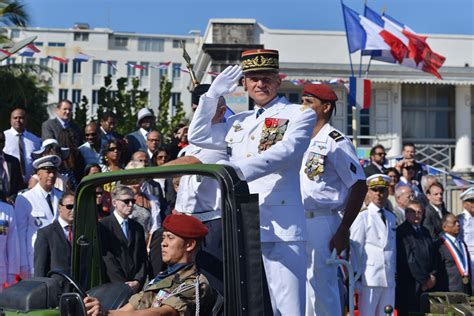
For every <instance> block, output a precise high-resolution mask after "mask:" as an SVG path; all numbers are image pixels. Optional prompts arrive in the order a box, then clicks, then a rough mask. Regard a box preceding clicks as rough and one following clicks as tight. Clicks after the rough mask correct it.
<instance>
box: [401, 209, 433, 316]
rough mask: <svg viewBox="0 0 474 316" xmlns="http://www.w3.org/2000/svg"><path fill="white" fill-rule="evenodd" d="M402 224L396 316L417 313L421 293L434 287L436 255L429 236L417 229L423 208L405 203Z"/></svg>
mask: <svg viewBox="0 0 474 316" xmlns="http://www.w3.org/2000/svg"><path fill="white" fill-rule="evenodd" d="M405 215H406V221H405V222H403V224H401V225H400V226H398V228H397V274H398V276H399V277H398V279H397V287H396V296H395V297H396V300H395V301H396V303H395V306H396V308H397V310H398V315H400V316H404V315H408V313H409V312H418V311H419V309H420V296H421V293H423V292H425V291H428V290H431V289H432V288H433V287H434V286H435V284H436V273H437V268H438V252H437V249H436V247H435V244H434V242H433V240H432V239H431V236H430V232H429V231H428V230H427V229H426V228H425V227H423V226H422V225H421V221H422V219H423V205H422V204H421V203H420V202H418V201H413V200H412V201H410V202H408V204H407V206H406V208H405Z"/></svg>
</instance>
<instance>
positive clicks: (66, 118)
mask: <svg viewBox="0 0 474 316" xmlns="http://www.w3.org/2000/svg"><path fill="white" fill-rule="evenodd" d="M67 128H70V129H72V131H73V134H74V141H73V142H74V144H75V145H76V148H78V147H79V146H80V145H81V144H82V133H81V129H80V128H79V126H77V125H76V124H75V123H74V122H73V121H72V102H71V101H69V100H61V101H59V102H58V105H57V106H56V117H55V118H53V119H49V120H47V121H44V122H43V125H42V126H41V138H42V139H43V140H45V139H48V138H54V139H56V140H58V141H59V134H60V133H61V131H62V130H64V129H67Z"/></svg>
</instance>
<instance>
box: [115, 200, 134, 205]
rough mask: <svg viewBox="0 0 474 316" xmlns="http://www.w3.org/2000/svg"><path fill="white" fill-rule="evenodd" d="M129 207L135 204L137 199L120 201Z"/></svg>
mask: <svg viewBox="0 0 474 316" xmlns="http://www.w3.org/2000/svg"><path fill="white" fill-rule="evenodd" d="M119 201H121V202H123V203H125V204H127V205H129V204H130V203H132V204H135V202H136V200H135V199H124V200H119Z"/></svg>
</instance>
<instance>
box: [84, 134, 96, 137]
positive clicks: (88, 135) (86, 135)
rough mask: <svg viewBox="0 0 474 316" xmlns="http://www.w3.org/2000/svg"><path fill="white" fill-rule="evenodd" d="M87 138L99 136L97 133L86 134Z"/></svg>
mask: <svg viewBox="0 0 474 316" xmlns="http://www.w3.org/2000/svg"><path fill="white" fill-rule="evenodd" d="M87 136H97V133H86V137H87Z"/></svg>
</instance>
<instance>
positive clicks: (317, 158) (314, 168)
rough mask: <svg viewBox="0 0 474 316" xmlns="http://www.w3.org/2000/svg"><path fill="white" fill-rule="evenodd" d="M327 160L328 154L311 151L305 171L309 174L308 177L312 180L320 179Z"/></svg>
mask: <svg viewBox="0 0 474 316" xmlns="http://www.w3.org/2000/svg"><path fill="white" fill-rule="evenodd" d="M325 161H326V156H324V155H321V154H317V153H315V152H310V153H309V154H308V159H306V163H305V169H304V172H305V173H306V175H307V176H308V179H310V180H311V181H314V180H316V181H319V180H320V179H321V175H322V174H323V173H324V163H325Z"/></svg>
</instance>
